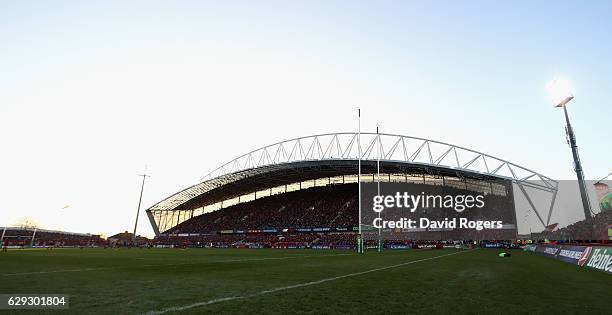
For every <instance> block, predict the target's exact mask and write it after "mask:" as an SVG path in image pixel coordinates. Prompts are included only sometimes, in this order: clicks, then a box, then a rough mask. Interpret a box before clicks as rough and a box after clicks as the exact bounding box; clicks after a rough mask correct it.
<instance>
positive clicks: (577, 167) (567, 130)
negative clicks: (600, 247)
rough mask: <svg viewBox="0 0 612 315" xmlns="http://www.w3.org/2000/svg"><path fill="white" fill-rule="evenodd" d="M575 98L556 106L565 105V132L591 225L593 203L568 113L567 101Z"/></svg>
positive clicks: (571, 97)
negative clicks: (588, 191)
mask: <svg viewBox="0 0 612 315" xmlns="http://www.w3.org/2000/svg"><path fill="white" fill-rule="evenodd" d="M573 99H574V96H573V95H569V96H566V97H565V98H564V99H562V100H561V102H559V103H558V104H556V105H555V107H563V112H564V113H565V123H566V127H565V133H566V134H567V138H568V141H569V145H570V147H571V148H572V155H573V157H574V170H575V171H576V177H577V178H578V188H579V189H580V197H581V198H582V208H583V210H584V217H585V219H586V221H587V222H588V223H589V226H591V204H590V202H589V196H588V195H587V190H586V184H585V182H584V173H583V172H582V164H581V163H580V156H579V155H578V145H577V144H576V136H575V135H574V130H573V129H572V125H571V124H570V120H569V115H568V114H567V103H569V102H570V101H571V100H573Z"/></svg>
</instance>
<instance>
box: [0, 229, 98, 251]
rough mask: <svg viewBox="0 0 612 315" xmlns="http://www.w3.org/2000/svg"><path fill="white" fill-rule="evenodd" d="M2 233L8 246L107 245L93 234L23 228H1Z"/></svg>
mask: <svg viewBox="0 0 612 315" xmlns="http://www.w3.org/2000/svg"><path fill="white" fill-rule="evenodd" d="M0 231H3V236H2V238H3V240H8V246H30V245H32V246H35V247H76V246H102V245H104V244H105V240H103V239H102V238H100V236H99V235H93V234H82V233H71V232H63V231H53V230H44V229H36V228H21V227H6V228H4V227H0Z"/></svg>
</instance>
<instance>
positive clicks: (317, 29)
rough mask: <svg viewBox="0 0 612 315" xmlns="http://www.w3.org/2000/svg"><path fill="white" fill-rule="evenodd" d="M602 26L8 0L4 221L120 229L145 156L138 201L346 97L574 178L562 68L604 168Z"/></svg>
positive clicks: (318, 124)
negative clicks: (558, 89) (559, 82)
mask: <svg viewBox="0 0 612 315" xmlns="http://www.w3.org/2000/svg"><path fill="white" fill-rule="evenodd" d="M611 39H612V2H611V1H588V2H579V1H538V2H537V3H535V2H533V1H511V2H508V3H506V4H503V3H500V2H491V1H418V2H417V1H376V2H370V3H367V2H358V1H300V2H298V1H258V2H253V1H217V2H213V1H176V2H170V1H129V2H127V1H99V2H92V1H53V2H45V1H27V2H22V1H13V2H2V3H0V141H1V143H2V146H1V147H2V150H1V153H0V196H1V198H0V214H1V216H0V226H12V225H14V224H16V223H17V222H18V221H19V220H20V219H22V218H24V217H28V218H30V219H32V220H34V221H35V222H37V223H39V224H40V225H41V226H42V227H43V228H47V229H61V230H66V231H72V232H90V233H100V232H101V233H104V234H106V235H111V234H114V233H117V232H122V231H125V230H129V231H131V230H132V229H133V224H134V218H135V212H136V207H137V205H138V195H139V192H140V178H139V177H138V176H137V175H138V174H140V173H142V171H143V169H144V167H145V165H147V167H148V171H147V172H148V173H149V174H150V175H151V178H149V179H148V183H147V185H146V187H145V191H144V197H143V210H144V209H146V208H148V207H149V206H151V205H153V204H154V203H156V202H158V201H160V200H162V199H164V198H165V197H167V196H169V195H170V194H172V193H175V192H177V191H179V190H181V189H183V188H185V187H186V186H188V185H192V184H194V183H196V182H197V181H198V179H200V178H201V177H202V176H203V175H205V174H206V173H208V172H209V171H210V170H212V169H214V168H216V167H218V166H219V165H221V164H222V163H225V162H227V161H229V160H231V159H233V158H234V157H237V156H238V155H241V154H243V153H245V152H248V151H251V150H253V149H256V148H258V147H261V146H264V145H267V144H271V143H274V142H278V141H281V140H284V139H289V138H294V137H299V136H306V135H310V134H318V133H328V132H339V131H355V130H356V128H357V122H356V118H357V117H356V109H357V108H361V110H362V129H363V130H365V131H371V132H373V131H375V130H376V126H380V129H381V131H383V132H388V133H395V134H404V135H411V136H417V137H424V138H431V139H435V140H439V141H443V142H448V143H453V144H456V145H460V146H464V147H468V148H472V149H475V150H478V151H481V152H485V153H488V154H491V155H494V156H498V157H502V158H505V159H507V160H509V161H512V162H514V163H516V164H519V165H522V166H525V167H527V168H529V169H533V170H535V171H538V172H541V173H543V174H545V175H547V176H549V177H552V178H555V179H575V173H574V172H573V168H572V156H571V151H570V148H569V146H568V145H567V143H566V139H565V135H564V118H563V112H562V110H560V109H558V108H553V104H552V103H551V102H550V99H549V96H548V95H547V91H546V89H545V87H546V84H547V83H548V82H549V81H550V80H552V79H553V78H555V77H563V78H566V79H567V80H568V81H569V82H570V84H571V92H572V93H573V94H574V95H575V99H574V100H573V101H572V102H571V103H570V104H569V105H568V110H569V113H570V118H571V119H572V124H573V127H574V130H575V132H576V135H577V141H578V146H579V150H580V156H581V159H582V162H583V167H584V171H585V176H586V178H587V179H599V178H601V177H604V176H605V175H607V174H608V173H610V171H612V163H611V161H612V159H611V156H612V146H611V145H610V134H611V132H610V126H611V124H610V119H611V118H612V108H611V106H610V101H611V99H612V92H611V90H610V89H611V87H612V58H611V56H612V40H611ZM66 205H69V207H67V208H65V209H62V208H63V207H65V206H66ZM576 211H578V212H579V213H581V211H582V210H581V209H577V210H576ZM140 219H141V221H140V225H139V230H138V232H139V234H145V235H148V236H152V234H153V232H152V229H151V226H150V224H149V222H148V220H147V219H146V215H145V214H144V211H143V212H142V213H141V217H140Z"/></svg>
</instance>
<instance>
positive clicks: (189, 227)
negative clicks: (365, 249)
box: [166, 184, 358, 234]
mask: <svg viewBox="0 0 612 315" xmlns="http://www.w3.org/2000/svg"><path fill="white" fill-rule="evenodd" d="M355 191H356V186H355V185H354V184H347V185H338V186H327V187H312V188H308V189H304V190H299V191H294V192H288V193H284V194H278V195H273V196H269V197H264V198H261V199H256V200H254V201H251V202H246V203H240V204H237V205H234V206H231V207H227V208H225V209H221V210H218V211H214V212H211V213H205V214H203V215H200V216H197V217H195V218H192V219H190V220H187V221H185V222H183V223H181V224H179V225H177V226H176V227H174V228H172V229H171V230H170V231H168V232H166V233H167V234H180V233H211V232H215V231H222V230H232V229H233V230H249V229H265V228H287V227H294V228H300V227H345V226H353V225H356V224H357V220H358V217H357V206H356V202H355V199H356V193H355Z"/></svg>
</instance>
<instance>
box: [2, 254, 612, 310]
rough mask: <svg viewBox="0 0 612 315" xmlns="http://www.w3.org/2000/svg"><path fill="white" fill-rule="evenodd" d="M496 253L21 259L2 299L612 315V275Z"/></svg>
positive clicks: (153, 306) (11, 263) (97, 306)
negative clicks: (33, 296)
mask: <svg viewBox="0 0 612 315" xmlns="http://www.w3.org/2000/svg"><path fill="white" fill-rule="evenodd" d="M498 252H499V251H497V250H485V249H479V250H473V251H459V250H450V249H449V250H402V251H386V252H384V253H382V254H378V253H376V252H368V253H366V254H365V255H357V254H355V253H354V252H352V251H329V250H321V251H317V250H250V249H187V250H181V249H138V248H135V249H120V250H114V249H84V250H79V249H55V250H52V251H48V250H35V249H31V250H27V249H26V250H12V251H9V252H8V253H0V272H1V275H0V294H15V293H24V294H27V293H36V294H42V293H49V294H68V295H70V308H69V309H68V310H55V311H40V310H31V311H19V312H17V313H24V314H25V313H28V312H29V313H45V312H46V313H73V314H98V313H99V314H143V313H149V314H159V313H164V314H179V313H180V314H185V313H186V314H202V313H210V314H225V313H230V314H236V313H247V314H248V313H283V314H286V313H313V314H314V313H317V314H318V313H366V312H367V313H380V314H383V313H445V314H448V313H496V314H499V313H561V312H563V313H610V312H612V309H611V308H610V307H611V304H610V296H611V295H610V294H611V292H612V276H611V275H609V274H605V273H602V272H597V271H592V270H588V269H586V268H581V267H578V266H574V265H570V264H566V263H563V262H560V261H557V260H554V259H549V258H545V257H541V256H537V255H535V254H533V253H524V252H521V251H513V252H512V254H513V255H512V257H510V258H500V257H497V253H498ZM2 312H7V311H0V313H2Z"/></svg>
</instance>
